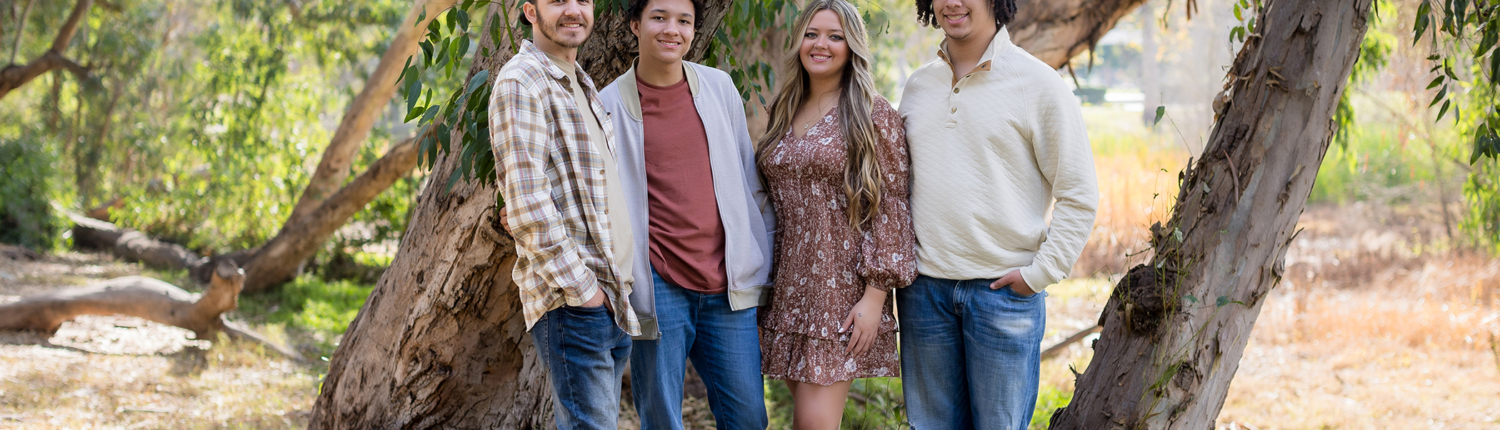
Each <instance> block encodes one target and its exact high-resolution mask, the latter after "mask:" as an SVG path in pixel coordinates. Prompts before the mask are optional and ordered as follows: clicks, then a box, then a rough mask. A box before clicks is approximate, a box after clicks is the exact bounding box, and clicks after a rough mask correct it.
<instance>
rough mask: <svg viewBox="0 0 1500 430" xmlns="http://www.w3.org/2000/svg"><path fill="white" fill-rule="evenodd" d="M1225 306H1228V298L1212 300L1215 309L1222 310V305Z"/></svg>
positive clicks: (1220, 297)
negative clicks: (1219, 308)
mask: <svg viewBox="0 0 1500 430" xmlns="http://www.w3.org/2000/svg"><path fill="white" fill-rule="evenodd" d="M1227 304H1229V296H1219V298H1218V299H1215V300H1214V306H1216V307H1221V308H1222V307H1224V305H1227Z"/></svg>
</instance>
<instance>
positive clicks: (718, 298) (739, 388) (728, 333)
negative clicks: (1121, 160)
mask: <svg viewBox="0 0 1500 430" xmlns="http://www.w3.org/2000/svg"><path fill="white" fill-rule="evenodd" d="M651 278H652V280H653V282H652V284H653V288H655V290H654V291H655V296H656V321H657V324H658V326H659V327H660V329H661V339H659V340H637V341H635V345H634V346H632V347H631V351H630V394H631V398H632V399H634V400H635V410H636V413H638V414H639V415H640V417H641V430H661V429H672V430H681V429H682V388H683V387H682V382H683V373H684V372H686V368H687V359H688V358H692V360H693V368H694V369H697V370H698V375H699V376H702V377H703V384H704V385H705V386H707V387H708V407H709V409H710V410H712V411H713V413H714V421H715V422H717V423H718V428H720V429H723V430H735V429H755V430H763V429H765V428H766V425H768V422H767V419H766V402H765V390H764V387H765V386H764V385H763V383H762V380H761V376H760V336H759V334H758V333H759V329H758V328H757V327H756V324H755V308H750V309H744V310H739V311H735V310H733V309H731V308H730V307H729V294H727V293H724V294H703V293H698V292H694V291H691V290H688V289H685V288H682V287H679V286H676V285H672V284H670V283H668V282H667V281H666V280H664V279H662V278H661V275H658V274H657V273H656V270H654V269H653V270H652V271H651Z"/></svg>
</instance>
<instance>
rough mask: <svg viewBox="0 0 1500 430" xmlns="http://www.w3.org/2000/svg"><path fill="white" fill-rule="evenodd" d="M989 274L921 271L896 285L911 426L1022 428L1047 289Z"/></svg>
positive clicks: (1032, 403) (1032, 399)
mask: <svg viewBox="0 0 1500 430" xmlns="http://www.w3.org/2000/svg"><path fill="white" fill-rule="evenodd" d="M994 281H995V280H994V279H975V280H967V281H954V280H948V279H937V278H931V277H927V276H918V277H917V279H916V281H915V282H913V283H912V284H911V286H909V287H906V288H901V289H898V290H896V309H897V311H898V312H900V315H899V317H900V321H901V376H902V379H901V380H902V384H903V385H902V388H903V394H905V397H906V411H907V416H908V417H909V418H910V420H911V424H912V428H914V429H919V430H934V429H985V430H988V429H1006V430H1025V429H1026V426H1027V425H1029V424H1030V423H1031V411H1032V409H1033V408H1035V407H1036V397H1037V384H1038V383H1039V382H1040V369H1041V362H1042V356H1041V346H1042V345H1041V344H1042V334H1043V332H1044V330H1045V329H1046V326H1047V305H1046V300H1045V297H1046V296H1047V293H1046V292H1040V293H1037V294H1033V295H1031V296H1030V297H1021V295H1019V294H1017V293H1016V292H1015V291H1012V290H1011V289H1010V287H1004V288H1001V289H998V290H991V289H990V287H989V285H990V283H991V282H994Z"/></svg>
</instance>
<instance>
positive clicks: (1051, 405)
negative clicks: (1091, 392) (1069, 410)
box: [1027, 383, 1073, 430]
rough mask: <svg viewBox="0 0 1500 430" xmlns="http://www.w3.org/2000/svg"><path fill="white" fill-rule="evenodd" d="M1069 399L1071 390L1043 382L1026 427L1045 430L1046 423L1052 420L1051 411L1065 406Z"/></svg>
mask: <svg viewBox="0 0 1500 430" xmlns="http://www.w3.org/2000/svg"><path fill="white" fill-rule="evenodd" d="M1071 401H1073V392H1072V391H1068V390H1063V389H1061V388H1058V387H1055V386H1052V385H1049V384H1045V383H1044V384H1042V386H1041V389H1040V390H1039V391H1038V392H1037V397H1036V407H1035V409H1032V411H1031V425H1029V426H1027V428H1028V429H1032V430H1045V429H1046V428H1047V425H1048V424H1049V423H1050V422H1051V421H1052V413H1054V412H1057V410H1058V409H1059V408H1062V407H1064V406H1067V405H1068V402H1071Z"/></svg>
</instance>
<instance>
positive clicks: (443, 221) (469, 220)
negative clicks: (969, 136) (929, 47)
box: [309, 0, 1140, 429]
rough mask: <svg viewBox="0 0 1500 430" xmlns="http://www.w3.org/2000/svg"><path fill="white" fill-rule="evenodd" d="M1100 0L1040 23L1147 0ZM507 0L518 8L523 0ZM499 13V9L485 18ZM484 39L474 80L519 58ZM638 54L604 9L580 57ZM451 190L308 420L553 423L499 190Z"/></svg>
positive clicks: (440, 172)
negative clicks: (500, 222) (499, 217)
mask: <svg viewBox="0 0 1500 430" xmlns="http://www.w3.org/2000/svg"><path fill="white" fill-rule="evenodd" d="M708 3H709V4H708V7H707V8H706V10H707V13H705V16H704V17H703V18H704V19H703V20H702V21H703V22H704V24H703V26H702V29H700V30H699V35H700V36H699V37H697V38H696V39H695V41H694V47H693V49H692V51H690V54H689V58H701V57H702V55H703V53H704V52H705V46H706V44H707V43H708V41H709V39H710V37H708V36H707V35H711V34H714V32H715V31H716V29H717V28H718V27H719V25H720V23H721V22H722V20H723V19H724V17H725V15H726V14H727V11H728V9H727V8H728V6H729V5H730V4H731V2H730V0H710V1H709V2H708ZM1100 3H1101V4H1100V5H1090V7H1096V8H1102V9H1110V8H1114V9H1110V10H1111V12H1109V13H1103V14H1098V13H1092V14H1082V15H1081V16H1082V17H1083V18H1080V19H1074V20H1072V21H1069V22H1067V23H1061V22H1055V23H1053V24H1044V25H1040V26H1058V27H1059V28H1071V27H1069V26H1068V25H1076V24H1078V23H1079V22H1082V21H1083V20H1085V19H1092V20H1096V21H1097V22H1098V23H1096V24H1090V25H1093V26H1095V27H1099V26H1102V27H1103V28H1104V29H1106V30H1107V29H1108V28H1109V27H1111V26H1113V25H1114V20H1113V19H1111V20H1107V21H1104V20H1103V19H1104V18H1108V17H1115V18H1116V19H1117V18H1118V17H1119V16H1121V15H1123V14H1125V13H1128V12H1129V11H1130V9H1132V8H1134V7H1135V6H1136V5H1138V4H1139V3H1140V2H1139V1H1109V0H1106V1H1101V2H1100ZM503 4H504V5H506V6H507V7H510V8H511V9H510V16H511V17H512V18H514V17H516V16H517V13H518V9H519V8H518V7H517V6H516V4H517V1H516V0H509V1H505V2H503ZM1080 7H1081V6H1080ZM1115 9H1118V10H1115ZM498 10H499V9H497V6H493V5H492V6H491V9H490V10H489V11H488V12H487V13H486V15H485V16H492V15H494V14H497V13H498ZM1075 15H1078V14H1075ZM483 22H484V23H486V24H488V23H489V19H485V20H484V21H483ZM1018 23H1019V24H1025V22H1019V21H1018ZM480 34H484V35H488V34H489V32H488V31H481V32H480ZM1070 34H1092V33H1077V32H1073V33H1070ZM1099 34H1103V33H1102V32H1101V33H1099ZM1088 42H1089V43H1091V42H1092V40H1090V41H1088ZM1078 43H1079V42H1078V41H1074V42H1072V45H1077V44H1078ZM480 45H481V46H483V47H488V48H490V51H491V52H494V55H493V56H490V57H486V58H479V59H476V60H475V61H474V66H473V68H472V69H471V70H470V72H469V76H471V77H472V76H473V75H474V74H475V73H477V72H478V71H480V70H486V69H488V70H491V71H495V70H497V69H498V68H499V66H500V65H501V64H503V63H504V62H505V61H506V60H507V59H509V58H510V56H511V54H512V52H511V51H510V50H508V49H506V50H496V49H494V46H495V44H494V43H493V42H492V41H490V40H489V38H488V36H484V37H482V38H481V40H480ZM502 45H504V46H507V47H508V46H509V45H508V43H505V44H502ZM1086 45H1087V43H1084V46H1086ZM1021 46H1022V47H1023V48H1027V49H1031V48H1032V46H1031V45H1028V44H1025V43H1023V44H1022V45H1021ZM634 51H635V36H634V35H632V34H631V33H630V32H629V29H628V27H627V26H626V25H625V20H624V18H623V17H621V16H619V15H618V14H617V13H606V14H602V15H600V16H598V17H597V20H596V24H595V30H594V36H593V37H591V38H590V39H589V42H588V43H586V44H585V45H584V47H583V48H582V49H581V51H580V52H579V62H580V63H581V64H582V65H583V66H584V68H585V69H586V70H588V72H589V74H590V75H591V76H592V77H593V78H594V81H595V83H596V84H598V85H599V86H601V87H602V86H604V85H607V84H608V83H609V82H610V81H611V80H613V79H614V78H615V77H616V76H619V75H620V74H621V73H623V72H624V71H625V70H626V69H627V68H628V67H629V63H628V61H629V59H630V58H633V57H634ZM491 76H492V78H491V79H493V74H492V75H491ZM453 140H454V141H458V139H456V138H455V139H453ZM457 164H458V159H457V157H452V156H449V155H448V154H445V155H443V156H441V157H439V159H438V162H437V166H436V167H435V168H434V169H433V172H432V174H431V176H430V177H429V182H430V183H432V184H445V183H447V180H448V177H449V176H450V175H452V174H455V168H456V167H457ZM442 188H443V187H442V186H431V187H428V188H427V190H426V191H424V192H423V194H422V196H421V197H420V198H419V201H418V204H417V208H416V212H415V213H414V214H413V218H412V222H411V224H410V226H409V227H408V228H407V232H406V235H405V236H404V237H403V238H402V241H401V248H400V249H399V250H398V252H397V254H396V259H395V261H393V262H392V263H391V267H390V268H389V269H388V270H386V272H385V274H384V275H383V276H382V277H381V279H380V281H379V282H378V283H377V284H376V287H375V290H374V291H373V292H372V293H371V294H370V298H369V300H368V301H367V302H366V303H365V306H364V308H362V309H360V312H359V316H358V317H356V318H355V320H354V321H353V322H352V323H350V325H349V330H348V331H347V332H346V334H345V337H344V340H343V342H342V344H341V345H340V346H339V349H338V350H337V351H335V352H334V354H333V357H332V359H331V361H330V363H329V369H328V375H327V377H326V378H325V379H324V381H323V386H322V392H321V393H319V395H318V400H317V404H316V405H315V406H314V407H313V417H312V420H311V423H309V428H314V429H334V428H382V429H384V428H436V427H441V428H505V429H512V428H535V427H536V426H539V425H545V424H547V423H549V422H550V420H551V416H550V415H551V414H550V408H551V402H550V401H549V396H550V394H551V392H550V388H549V387H548V386H547V385H546V384H545V382H544V381H545V374H544V373H543V370H542V368H541V367H540V364H539V363H537V361H536V354H535V351H534V350H533V346H532V344H531V340H530V338H529V337H528V336H527V335H526V326H525V321H524V319H523V316H522V314H521V312H520V300H519V295H518V293H517V292H516V290H515V288H514V284H512V283H511V279H510V277H511V268H512V265H513V264H514V263H515V250H514V243H513V242H512V241H511V238H510V237H509V236H508V235H506V234H505V233H502V232H501V230H500V229H498V228H497V226H496V225H495V222H496V219H495V217H494V214H495V210H496V208H495V193H496V189H495V187H493V186H483V187H482V186H476V185H475V184H473V183H468V182H465V183H460V184H458V185H456V186H455V187H454V188H453V190H452V191H450V192H446V193H445V192H444V191H443V190H442Z"/></svg>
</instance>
